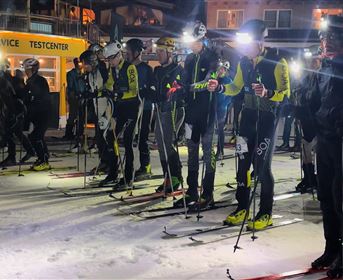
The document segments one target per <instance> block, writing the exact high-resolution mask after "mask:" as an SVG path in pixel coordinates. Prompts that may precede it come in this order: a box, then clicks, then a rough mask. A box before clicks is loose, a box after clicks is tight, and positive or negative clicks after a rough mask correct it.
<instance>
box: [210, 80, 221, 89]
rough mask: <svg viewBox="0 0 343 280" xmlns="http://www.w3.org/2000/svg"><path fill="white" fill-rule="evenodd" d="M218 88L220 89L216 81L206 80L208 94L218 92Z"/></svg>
mask: <svg viewBox="0 0 343 280" xmlns="http://www.w3.org/2000/svg"><path fill="white" fill-rule="evenodd" d="M219 87H221V85H220V84H219V82H218V80H214V79H210V80H208V82H207V90H208V91H209V92H215V91H218V89H219Z"/></svg>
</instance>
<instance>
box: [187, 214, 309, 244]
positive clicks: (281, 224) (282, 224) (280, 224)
mask: <svg viewBox="0 0 343 280" xmlns="http://www.w3.org/2000/svg"><path fill="white" fill-rule="evenodd" d="M302 221H303V219H298V218H294V219H292V220H284V221H281V222H278V223H276V224H274V225H272V226H269V227H267V228H265V229H262V230H259V231H257V232H263V231H267V230H271V229H275V228H280V227H285V226H289V225H293V224H297V223H300V222H302ZM225 228H230V226H226V227H225V226H218V227H217V229H214V228H212V229H211V230H203V231H201V232H196V233H194V234H192V235H191V236H189V239H190V240H191V241H193V243H196V244H198V245H205V244H210V243H215V242H219V241H222V240H226V239H230V238H234V237H237V236H238V234H237V233H229V234H228V235H221V236H220V237H219V238H216V239H212V240H207V241H206V240H202V239H199V238H194V236H195V235H199V234H204V233H208V232H211V231H219V230H222V229H225ZM248 234H251V231H248V230H247V231H245V232H243V233H242V235H248ZM238 249H241V248H238Z"/></svg>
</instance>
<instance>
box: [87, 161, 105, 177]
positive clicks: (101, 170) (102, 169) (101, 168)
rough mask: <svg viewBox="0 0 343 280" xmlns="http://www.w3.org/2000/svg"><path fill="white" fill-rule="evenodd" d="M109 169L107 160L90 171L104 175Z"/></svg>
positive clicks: (93, 173)
mask: <svg viewBox="0 0 343 280" xmlns="http://www.w3.org/2000/svg"><path fill="white" fill-rule="evenodd" d="M107 171H108V166H107V164H106V163H105V162H100V164H99V166H96V167H93V168H92V169H91V170H90V171H89V174H90V175H102V174H106V173H107Z"/></svg>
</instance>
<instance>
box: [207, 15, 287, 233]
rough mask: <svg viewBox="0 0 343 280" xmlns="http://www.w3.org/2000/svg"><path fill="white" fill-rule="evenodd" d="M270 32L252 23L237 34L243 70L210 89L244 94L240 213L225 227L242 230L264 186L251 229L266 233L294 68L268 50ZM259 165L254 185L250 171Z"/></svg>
mask: <svg viewBox="0 0 343 280" xmlns="http://www.w3.org/2000/svg"><path fill="white" fill-rule="evenodd" d="M266 36H267V29H266V26H265V24H264V22H263V21H262V20H250V21H248V22H246V23H245V24H244V25H243V26H242V27H241V29H240V31H239V32H238V33H237V41H238V43H239V49H240V51H242V53H243V55H244V56H243V57H242V59H241V60H240V62H239V64H238V66H237V73H236V76H235V78H234V80H233V82H232V83H230V84H222V85H219V86H218V81H217V80H210V81H209V85H208V89H209V90H210V91H213V90H217V91H218V92H223V93H224V94H226V95H231V96H235V95H238V94H239V93H240V92H241V90H244V107H243V111H242V116H241V121H240V126H239V127H240V128H239V136H237V140H236V153H237V154H238V157H239V162H238V171H237V186H238V187H237V191H236V199H237V200H238V207H237V209H236V210H235V211H234V212H233V213H231V214H229V215H228V216H227V218H226V219H225V221H224V224H228V225H238V224H241V223H242V222H243V221H244V220H245V218H246V217H248V216H249V206H250V205H249V198H250V189H251V186H254V185H255V184H256V181H257V182H259V183H261V199H260V210H259V211H258V213H257V214H256V216H255V217H253V219H249V220H248V229H253V228H255V229H256V230H262V229H264V228H266V227H267V226H270V225H272V224H273V221H272V208H273V195H274V179H273V174H272V171H271V162H272V155H273V148H274V140H275V139H274V138H275V127H276V125H277V120H278V116H277V115H278V113H277V111H278V110H277V109H278V104H279V102H281V101H282V100H283V99H284V97H285V96H289V95H290V83H289V72H288V65H287V62H286V60H285V59H284V58H281V57H280V56H278V55H277V54H276V52H275V50H273V49H268V50H267V49H266V48H264V38H265V37H266ZM251 164H253V166H254V174H255V175H254V179H255V180H256V181H255V182H254V183H252V182H251V181H252V180H251V173H250V171H249V169H250V166H251Z"/></svg>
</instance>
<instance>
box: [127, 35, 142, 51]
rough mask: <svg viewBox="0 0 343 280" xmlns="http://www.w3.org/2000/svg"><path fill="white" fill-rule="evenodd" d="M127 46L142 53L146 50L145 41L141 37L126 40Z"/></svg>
mask: <svg viewBox="0 0 343 280" xmlns="http://www.w3.org/2000/svg"><path fill="white" fill-rule="evenodd" d="M126 47H127V48H129V49H130V50H131V51H133V52H134V51H137V52H139V53H141V52H142V51H143V50H145V47H144V43H143V41H142V40H140V39H136V38H134V39H130V40H129V41H127V42H126Z"/></svg>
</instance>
